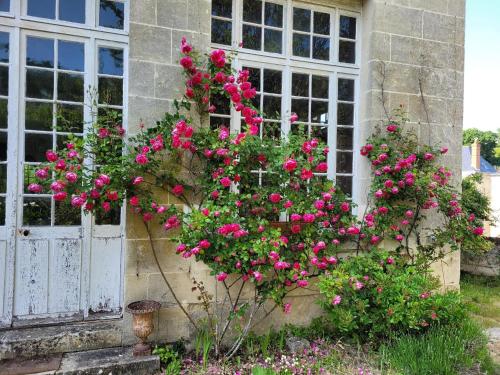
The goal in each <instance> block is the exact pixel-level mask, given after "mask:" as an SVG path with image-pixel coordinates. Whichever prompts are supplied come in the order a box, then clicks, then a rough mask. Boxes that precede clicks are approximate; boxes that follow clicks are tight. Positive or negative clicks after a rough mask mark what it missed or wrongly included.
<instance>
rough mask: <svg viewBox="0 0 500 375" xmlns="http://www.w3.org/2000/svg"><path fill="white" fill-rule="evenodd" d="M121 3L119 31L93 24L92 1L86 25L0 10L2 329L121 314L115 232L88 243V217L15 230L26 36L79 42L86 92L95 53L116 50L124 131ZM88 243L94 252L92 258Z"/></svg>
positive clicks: (19, 5) (118, 234) (92, 81)
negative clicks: (1, 41)
mask: <svg viewBox="0 0 500 375" xmlns="http://www.w3.org/2000/svg"><path fill="white" fill-rule="evenodd" d="M120 1H122V0H120ZM123 2H124V3H125V18H126V19H125V21H126V22H125V29H124V30H114V29H106V28H102V27H99V26H96V22H97V21H96V20H97V17H96V12H98V9H99V5H98V0H95V1H87V7H86V20H87V22H86V24H85V25H79V24H71V23H67V22H59V21H53V20H45V19H38V18H34V17H29V16H27V15H26V6H25V5H26V0H22V1H11V9H10V12H8V13H1V12H0V30H1V31H6V32H9V34H10V46H11V48H10V58H9V60H10V68H9V69H10V72H9V104H8V125H9V127H8V128H9V134H8V161H9V162H8V184H7V192H6V196H7V198H6V213H7V215H6V216H7V217H6V225H5V226H4V227H0V327H4V326H9V325H10V324H11V323H12V321H13V319H15V320H16V322H18V323H16V324H25V323H23V321H31V320H32V319H38V318H43V319H45V318H50V319H51V321H54V319H55V320H57V319H60V320H65V318H70V319H74V318H75V317H76V318H77V319H78V318H85V317H86V316H88V312H89V310H92V311H95V312H101V311H109V312H112V313H115V312H120V311H121V306H122V299H123V297H122V285H123V273H122V270H123V251H122V244H123V241H122V233H123V228H122V226H103V227H104V233H102V235H101V234H99V233H97V235H98V236H97V238H96V239H95V241H94V240H93V233H94V232H95V231H93V230H92V227H93V223H92V219H91V218H90V217H88V216H86V217H85V218H84V219H83V221H82V223H83V226H82V227H57V226H51V227H49V226H47V227H32V228H27V227H23V226H22V215H21V214H22V196H23V191H22V186H23V180H22V178H23V177H22V162H23V160H22V159H23V156H24V152H23V150H24V144H23V140H24V119H23V117H24V100H23V96H24V91H25V90H24V68H23V66H24V62H25V60H26V59H25V53H24V50H25V40H26V35H38V36H42V37H46V38H53V39H64V40H73V41H79V42H83V43H84V44H85V67H86V68H85V87H88V86H96V84H97V55H98V47H99V46H100V45H103V46H104V45H105V46H109V47H115V48H121V49H123V50H124V57H125V61H124V105H123V113H124V119H123V124H124V126H125V125H126V115H127V100H126V98H127V92H128V86H127V76H128V64H127V63H128V61H127V60H128V59H127V56H128V50H127V44H128V17H129V10H128V9H129V4H128V1H127V0H123ZM87 104H90V102H89V103H87ZM90 113H91V111H90V109H89V106H86V107H85V111H84V118H85V121H86V123H90V121H91V116H90ZM122 217H124V212H123V215H122ZM99 227H100V226H95V225H94V228H99ZM25 229H27V230H29V234H27V235H23V234H22V232H23V231H24V230H25ZM98 232H99V231H98ZM94 245H95V246H96V248H95V251H94V252H92V247H93V246H94ZM100 251H102V254H100ZM101 255H103V256H101ZM91 263H92V265H93V266H92V267H93V268H94V269H92V270H91ZM92 288H95V290H92Z"/></svg>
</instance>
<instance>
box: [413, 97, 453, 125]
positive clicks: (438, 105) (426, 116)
mask: <svg viewBox="0 0 500 375" xmlns="http://www.w3.org/2000/svg"><path fill="white" fill-rule="evenodd" d="M408 117H409V118H410V121H411V122H423V123H431V124H433V123H434V124H435V123H438V124H443V123H445V122H446V100H445V99H440V98H432V97H428V96H425V95H424V96H423V97H422V96H421V95H410V96H409V107H408Z"/></svg>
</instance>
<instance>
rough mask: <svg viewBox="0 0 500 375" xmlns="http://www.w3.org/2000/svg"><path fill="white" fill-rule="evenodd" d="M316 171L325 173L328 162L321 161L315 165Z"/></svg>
mask: <svg viewBox="0 0 500 375" xmlns="http://www.w3.org/2000/svg"><path fill="white" fill-rule="evenodd" d="M316 171H317V172H320V173H325V172H326V171H328V164H327V163H326V162H324V161H323V162H321V163H319V164H318V165H317V166H316Z"/></svg>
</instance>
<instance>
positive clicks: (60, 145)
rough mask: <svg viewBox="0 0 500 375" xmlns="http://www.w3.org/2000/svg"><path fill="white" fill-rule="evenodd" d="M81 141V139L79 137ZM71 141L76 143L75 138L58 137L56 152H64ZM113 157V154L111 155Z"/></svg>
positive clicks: (60, 135) (61, 135)
mask: <svg viewBox="0 0 500 375" xmlns="http://www.w3.org/2000/svg"><path fill="white" fill-rule="evenodd" d="M78 138H80V139H81V137H78ZM70 139H72V140H73V141H74V137H72V138H70V137H69V136H68V135H63V134H59V135H57V140H56V141H57V142H56V150H63V149H65V148H66V147H67V145H68V143H69V142H70ZM109 155H110V156H111V154H109Z"/></svg>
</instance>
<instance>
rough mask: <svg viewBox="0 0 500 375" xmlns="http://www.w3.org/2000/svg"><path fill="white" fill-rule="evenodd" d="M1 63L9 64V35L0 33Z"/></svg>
mask: <svg viewBox="0 0 500 375" xmlns="http://www.w3.org/2000/svg"><path fill="white" fill-rule="evenodd" d="M0 62H9V33H4V32H0Z"/></svg>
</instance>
